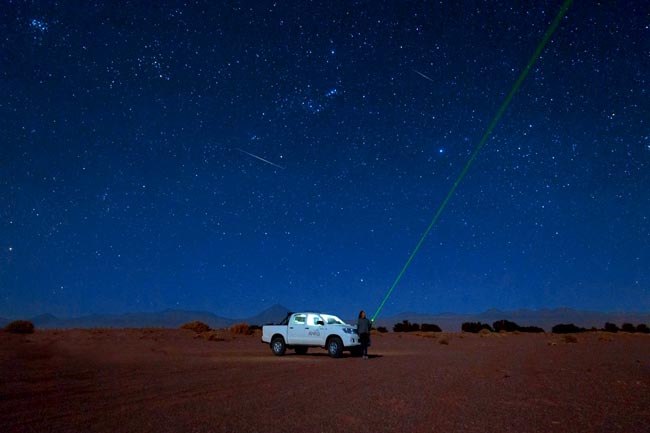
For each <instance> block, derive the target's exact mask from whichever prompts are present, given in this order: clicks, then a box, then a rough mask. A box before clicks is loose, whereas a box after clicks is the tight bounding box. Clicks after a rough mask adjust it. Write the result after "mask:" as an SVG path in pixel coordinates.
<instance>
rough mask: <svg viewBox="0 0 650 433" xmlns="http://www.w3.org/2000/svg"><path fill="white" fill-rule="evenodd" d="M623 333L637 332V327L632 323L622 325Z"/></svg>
mask: <svg viewBox="0 0 650 433" xmlns="http://www.w3.org/2000/svg"><path fill="white" fill-rule="evenodd" d="M621 331H623V332H636V326H634V325H633V324H631V323H623V324H622V325H621Z"/></svg>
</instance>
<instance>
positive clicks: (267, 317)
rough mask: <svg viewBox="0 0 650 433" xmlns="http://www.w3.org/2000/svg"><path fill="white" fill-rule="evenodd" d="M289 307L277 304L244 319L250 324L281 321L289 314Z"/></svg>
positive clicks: (266, 323)
mask: <svg viewBox="0 0 650 433" xmlns="http://www.w3.org/2000/svg"><path fill="white" fill-rule="evenodd" d="M288 312H289V309H288V308H287V307H285V306H283V305H280V304H275V305H273V306H272V307H270V308H267V309H266V310H264V311H262V312H261V313H259V314H257V315H255V316H253V317H249V318H248V319H245V320H244V321H245V322H246V323H248V324H249V325H268V324H271V323H280V322H281V321H282V319H284V318H285V317H286V316H287V313H288Z"/></svg>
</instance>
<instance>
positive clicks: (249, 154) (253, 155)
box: [235, 147, 284, 170]
mask: <svg viewBox="0 0 650 433" xmlns="http://www.w3.org/2000/svg"><path fill="white" fill-rule="evenodd" d="M235 149H237V150H238V151H240V152H241V153H245V154H246V155H248V156H252V157H253V158H255V159H259V160H260V161H262V162H265V163H267V164H270V165H272V166H273V167H277V168H280V169H282V170H284V167H282V166H281V165H277V164H275V163H273V162H271V161H269V160H267V159H264V158H262V157H260V156H257V155H255V154H253V153H250V152H246V151H245V150H242V149H240V148H238V147H236V148H235Z"/></svg>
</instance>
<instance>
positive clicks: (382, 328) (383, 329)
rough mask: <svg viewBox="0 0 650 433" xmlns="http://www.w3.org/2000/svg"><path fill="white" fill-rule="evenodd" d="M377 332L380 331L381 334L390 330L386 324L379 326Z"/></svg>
mask: <svg viewBox="0 0 650 433" xmlns="http://www.w3.org/2000/svg"><path fill="white" fill-rule="evenodd" d="M377 332H379V333H380V334H385V333H387V332H388V329H386V327H385V326H379V327H378V328H377Z"/></svg>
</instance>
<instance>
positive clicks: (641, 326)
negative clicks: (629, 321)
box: [636, 323, 650, 334]
mask: <svg viewBox="0 0 650 433" xmlns="http://www.w3.org/2000/svg"><path fill="white" fill-rule="evenodd" d="M636 332H640V333H642V334H650V328H648V325H646V324H645V323H639V324H638V325H636Z"/></svg>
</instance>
